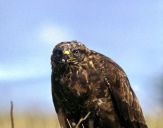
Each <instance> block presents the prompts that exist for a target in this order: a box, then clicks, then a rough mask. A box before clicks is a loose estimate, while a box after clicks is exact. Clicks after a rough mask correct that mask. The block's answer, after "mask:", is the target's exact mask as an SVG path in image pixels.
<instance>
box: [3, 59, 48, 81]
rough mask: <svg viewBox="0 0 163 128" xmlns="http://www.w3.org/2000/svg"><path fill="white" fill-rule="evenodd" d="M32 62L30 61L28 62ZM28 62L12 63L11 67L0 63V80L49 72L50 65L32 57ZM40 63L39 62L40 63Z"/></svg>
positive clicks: (23, 77)
mask: <svg viewBox="0 0 163 128" xmlns="http://www.w3.org/2000/svg"><path fill="white" fill-rule="evenodd" d="M30 62H32V63H30ZM30 62H28V63H24V62H19V63H18V64H17V63H13V64H12V67H11V66H8V65H3V64H1V65H0V81H15V80H24V79H28V78H36V77H40V76H45V75H47V74H48V73H49V72H50V65H47V64H46V63H44V62H40V61H39V60H37V59H32V60H31V61H30ZM40 63H41V64H40Z"/></svg>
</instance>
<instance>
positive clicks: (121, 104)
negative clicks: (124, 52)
mask: <svg viewBox="0 0 163 128" xmlns="http://www.w3.org/2000/svg"><path fill="white" fill-rule="evenodd" d="M51 65H52V75H51V82H52V96H53V102H54V106H55V109H56V112H57V114H58V119H59V121H60V125H61V127H63V128H69V127H72V128H76V127H77V126H79V127H84V128H88V127H93V128H147V125H146V122H145V119H144V116H143V113H142V109H141V107H140V104H139V101H138V99H137V97H136V95H135V93H134V91H133V90H132V88H131V86H130V82H129V80H128V78H127V75H126V74H125V72H124V71H123V69H122V68H121V67H120V66H119V65H118V64H116V63H115V62H114V61H113V60H112V59H110V58H109V57H106V56H104V55H102V54H100V53H98V52H95V51H92V50H89V49H88V48H87V47H86V46H85V45H84V44H82V43H80V42H77V41H71V42H61V43H59V44H58V45H56V46H55V48H54V50H53V54H52V56H51ZM84 117H86V119H85V118H84ZM81 118H82V119H83V118H84V119H85V120H83V121H82V122H81V123H80V124H79V121H80V119H81Z"/></svg>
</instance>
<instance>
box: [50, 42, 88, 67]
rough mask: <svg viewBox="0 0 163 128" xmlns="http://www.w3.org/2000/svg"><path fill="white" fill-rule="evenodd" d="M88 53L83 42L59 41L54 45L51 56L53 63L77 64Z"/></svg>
mask: <svg viewBox="0 0 163 128" xmlns="http://www.w3.org/2000/svg"><path fill="white" fill-rule="evenodd" d="M87 53H89V49H87V48H86V47H85V45H84V44H82V43H80V42H77V41H70V42H61V43H59V44H57V45H56V46H55V48H54V49H53V53H52V56H51V64H52V66H54V65H62V66H63V65H78V64H79V63H81V62H82V61H83V59H84V58H85V56H86V55H87Z"/></svg>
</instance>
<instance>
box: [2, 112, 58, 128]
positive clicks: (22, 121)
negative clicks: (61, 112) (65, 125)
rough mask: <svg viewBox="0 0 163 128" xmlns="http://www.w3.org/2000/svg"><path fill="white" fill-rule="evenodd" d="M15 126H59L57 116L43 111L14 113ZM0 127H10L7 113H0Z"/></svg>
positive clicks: (28, 127)
mask: <svg viewBox="0 0 163 128" xmlns="http://www.w3.org/2000/svg"><path fill="white" fill-rule="evenodd" d="M14 127H15V128H60V127H59V123H58V120H57V117H56V116H54V115H47V114H43V113H35V112H33V113H24V114H14ZM0 128H11V121H10V116H9V114H8V113H0Z"/></svg>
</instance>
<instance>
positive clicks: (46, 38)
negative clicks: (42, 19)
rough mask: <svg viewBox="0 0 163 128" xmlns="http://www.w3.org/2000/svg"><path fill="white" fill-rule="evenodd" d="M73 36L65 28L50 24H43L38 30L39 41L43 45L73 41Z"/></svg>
mask: <svg viewBox="0 0 163 128" xmlns="http://www.w3.org/2000/svg"><path fill="white" fill-rule="evenodd" d="M72 37H73V34H72V32H71V31H70V30H68V29H67V28H64V27H62V26H59V25H54V24H51V23H44V24H42V25H40V28H39V39H40V40H41V41H43V42H45V43H50V44H53V45H54V44H57V43H59V42H61V41H66V40H73V38H72Z"/></svg>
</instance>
